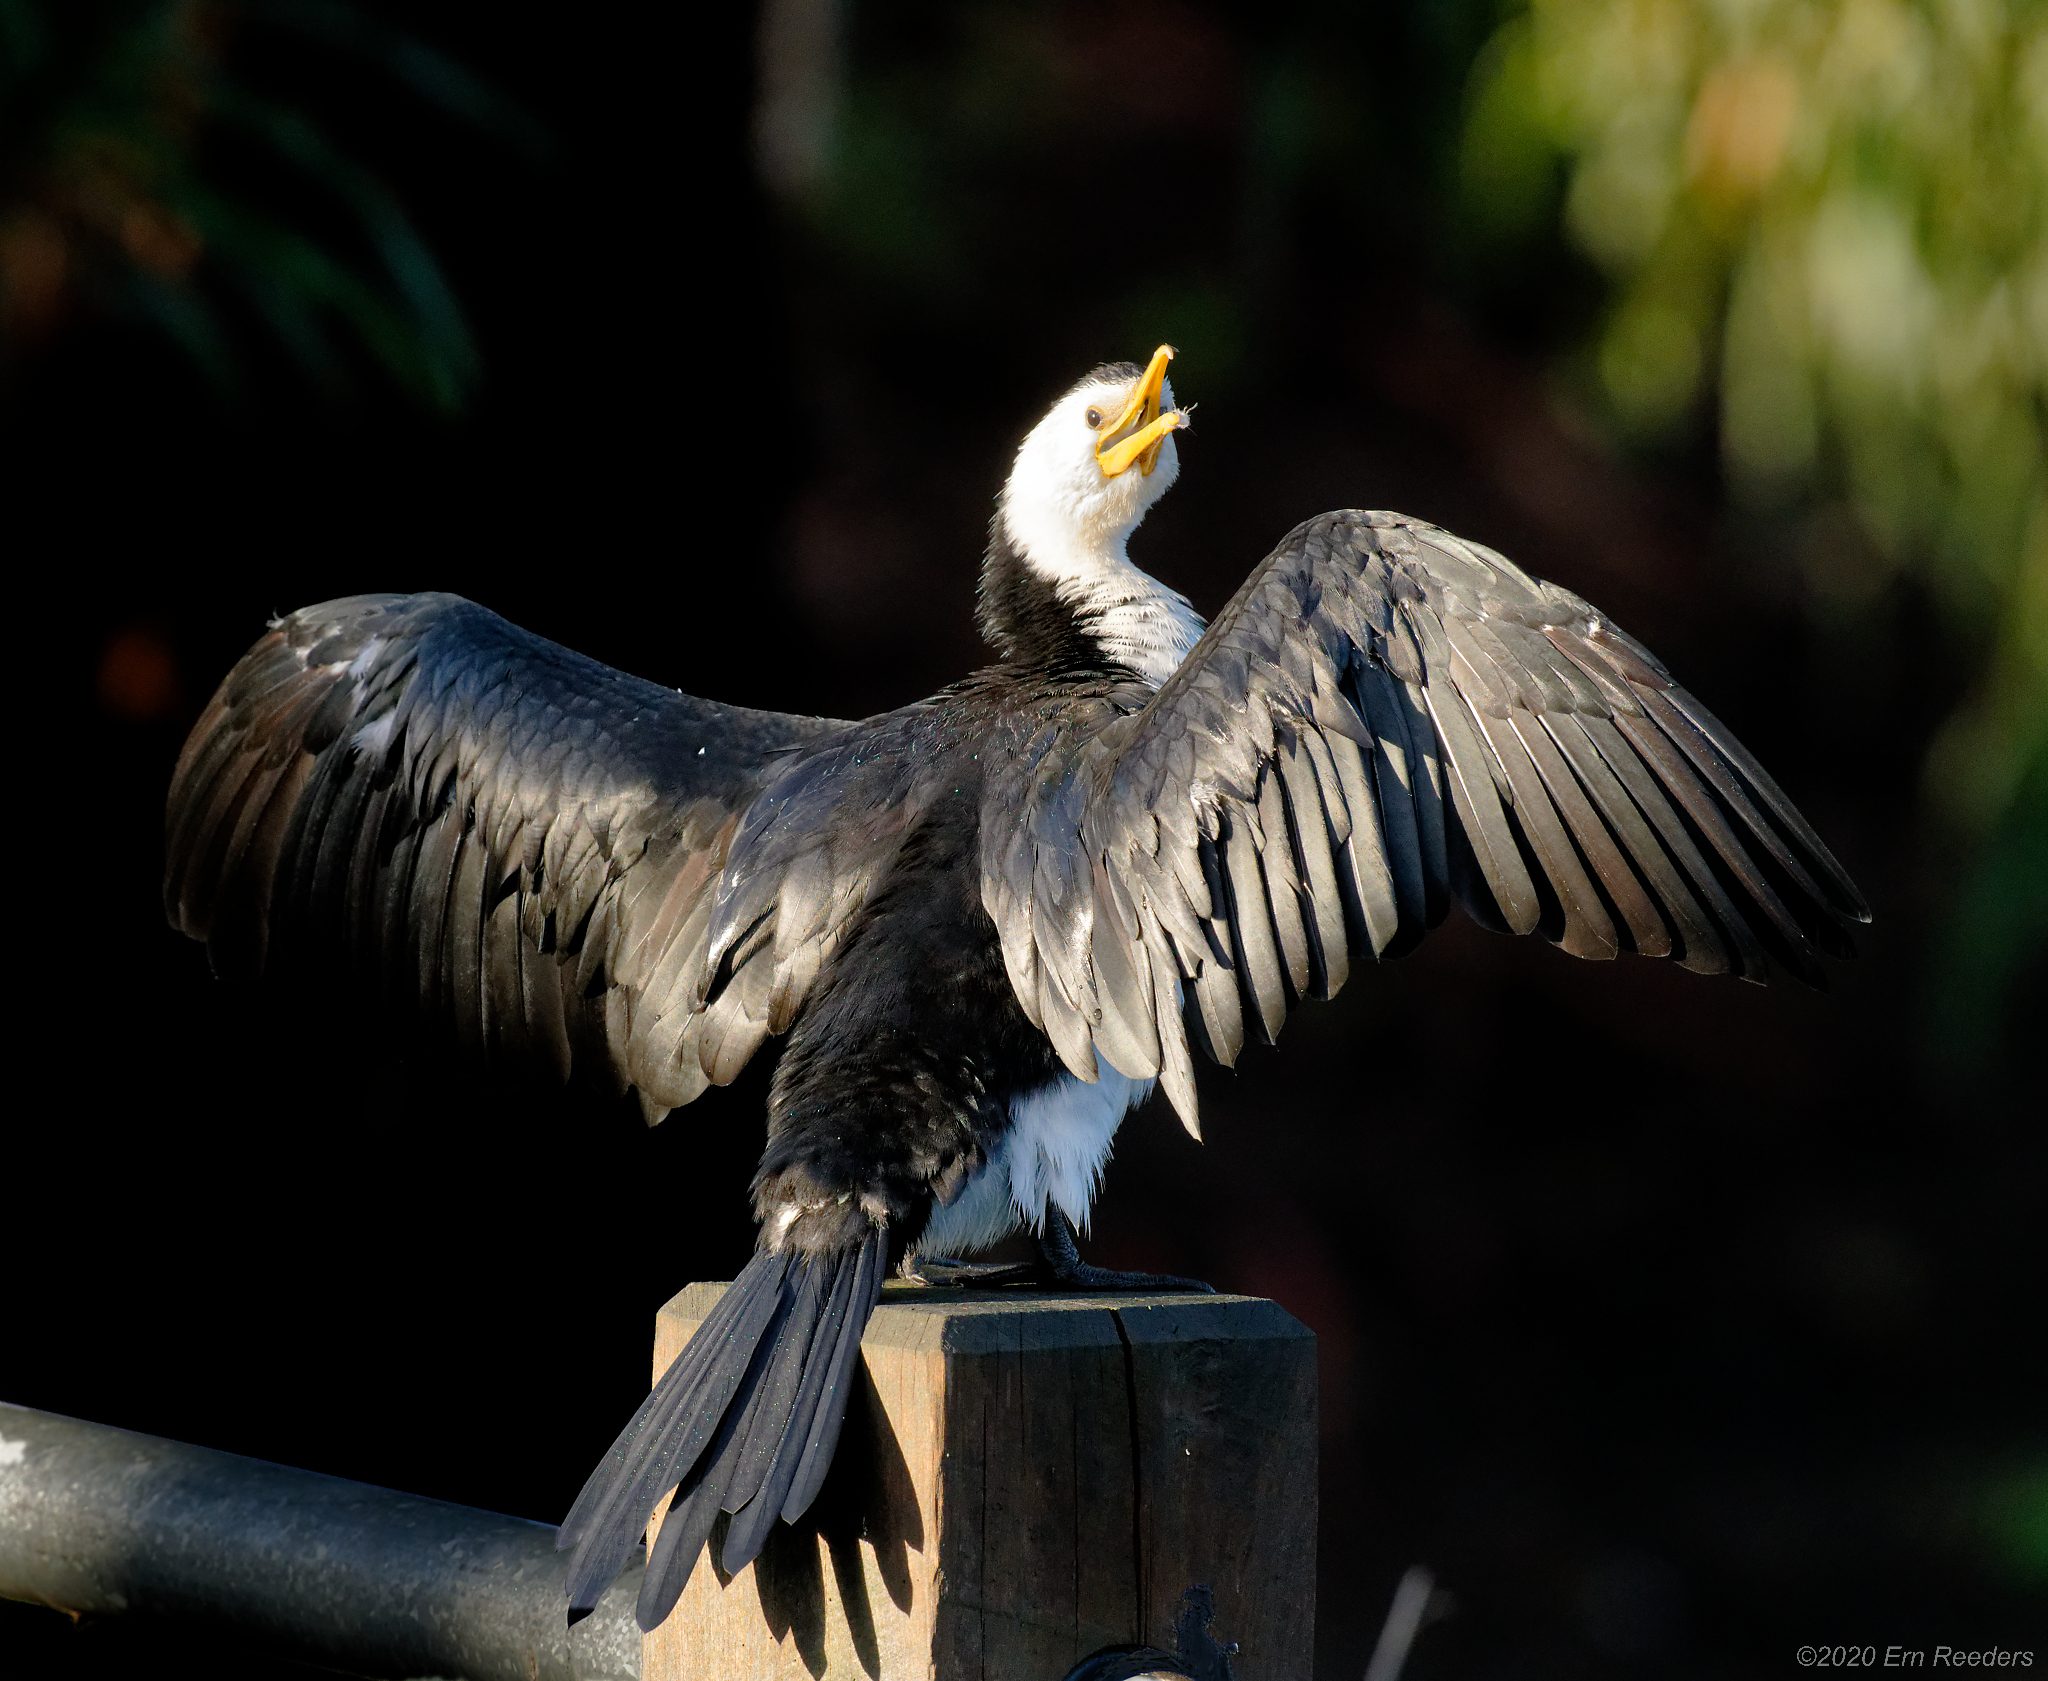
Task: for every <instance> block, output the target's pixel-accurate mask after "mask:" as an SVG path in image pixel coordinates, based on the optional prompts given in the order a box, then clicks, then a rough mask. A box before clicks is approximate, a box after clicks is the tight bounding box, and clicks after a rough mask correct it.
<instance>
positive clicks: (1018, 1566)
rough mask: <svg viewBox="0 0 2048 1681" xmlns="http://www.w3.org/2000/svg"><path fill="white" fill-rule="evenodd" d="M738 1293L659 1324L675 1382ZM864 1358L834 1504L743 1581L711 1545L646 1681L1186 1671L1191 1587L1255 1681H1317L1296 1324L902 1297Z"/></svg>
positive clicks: (704, 1289)
mask: <svg viewBox="0 0 2048 1681" xmlns="http://www.w3.org/2000/svg"><path fill="white" fill-rule="evenodd" d="M723 1289H724V1286H723V1285H717V1284H699V1285H692V1286H691V1287H690V1288H689V1289H687V1290H685V1291H683V1292H682V1293H681V1294H680V1295H678V1296H677V1297H676V1298H675V1299H674V1300H673V1301H671V1302H670V1303H669V1304H668V1305H667V1306H666V1307H665V1308H663V1309H662V1312H661V1314H660V1317H659V1320H658V1321H657V1326H656V1337H655V1370H656V1372H657V1373H659V1372H660V1371H662V1370H664V1369H666V1367H667V1365H668V1363H669V1362H670V1361H671V1360H673V1359H674V1358H675V1355H676V1353H677V1352H678V1351H679V1350H680V1349H681V1347H682V1345H683V1343H684V1342H685V1341H686V1340H687V1339H688V1337H689V1334H690V1333H691V1332H692V1331H693V1330H694V1329H695V1328H696V1327H697V1325H698V1324H699V1323H701V1321H702V1320H703V1318H704V1316H705V1315H706V1314H707V1313H708V1312H709V1311H710V1309H711V1306H712V1304H713V1303H714V1302H716V1301H717V1300H718V1297H719V1294H720V1292H721V1291H722V1290H723ZM862 1353H863V1357H864V1366H865V1381H864V1384H863V1389H862V1393H861V1394H860V1395H859V1396H857V1397H856V1398H855V1401H854V1404H853V1407H852V1409H851V1410H850V1411H849V1413H848V1417H847V1423H846V1433H845V1435H844V1436H843V1437H842V1438H841V1441H840V1445H839V1452H838V1455H837V1458H836V1460H835V1463H834V1465H833V1469H832V1474H831V1476H830V1478H829V1479H828V1480H827V1482H826V1484H825V1489H824V1492H823V1494H822V1495H821V1496H820V1498H819V1501H818V1504H817V1506H816V1507H815V1508H814V1509H813V1511H812V1513H811V1514H809V1516H808V1517H807V1518H806V1520H805V1522H804V1524H802V1525H800V1526H798V1527H796V1528H778V1530H777V1532H776V1534H775V1535H774V1537H773V1539H772V1540H771V1541H770V1543H769V1545H768V1547H767V1549H766V1550H765V1551H764V1552H763V1553H762V1555H761V1557H760V1559H759V1560H757V1561H756V1562H755V1564H754V1565H752V1566H751V1567H750V1568H748V1569H746V1570H743V1571H741V1572H740V1573H739V1575H738V1576H737V1577H734V1578H732V1579H731V1580H726V1579H724V1578H723V1576H722V1574H721V1573H720V1572H719V1571H718V1570H717V1569H716V1568H715V1567H714V1565H713V1564H712V1562H711V1558H712V1556H713V1555H715V1553H716V1550H717V1545H718V1541H719V1538H720V1535H721V1534H722V1530H721V1531H720V1532H717V1533H714V1536H713V1541H712V1547H711V1549H710V1552H709V1553H707V1555H706V1556H705V1557H703V1558H700V1559H699V1560H698V1563H697V1566H696V1569H695V1571H694V1572H693V1573H692V1575H691V1577H690V1580H689V1583H688V1584H687V1586H686V1587H685V1589H684V1592H683V1597H682V1599H681V1601H680V1602H679V1603H678V1605H677V1607H676V1610H675V1613H674V1614H673V1615H672V1616H671V1617H670V1618H669V1620H668V1621H667V1622H666V1623H664V1624H663V1625H662V1626H661V1627H660V1628H659V1629H656V1630H655V1631H654V1632H653V1633H652V1634H650V1635H649V1636H648V1637H647V1645H646V1652H645V1669H646V1681H702V1678H704V1677H710V1676H716V1677H718V1678H719V1681H818V1678H822V1677H830V1678H832V1681H839V1678H841V1677H844V1678H845V1681H856V1678H865V1681H911V1678H913V1677H914V1678H916V1681H928V1678H931V1677H935V1676H936V1677H938V1678H939V1681H955V1678H965V1677H973V1678H976V1681H982V1678H985V1681H1060V1677H1062V1676H1064V1675H1065V1674H1066V1673H1067V1671H1068V1669H1069V1668H1070V1667H1071V1666H1072V1665H1073V1664H1074V1663H1075V1662H1076V1661H1078V1660H1079V1659H1080V1658H1082V1657H1084V1656H1086V1655H1087V1654H1088V1653H1090V1652H1093V1651H1096V1650H1097V1649H1099V1648H1101V1647H1104V1646H1111V1645H1116V1644H1119V1643H1124V1642H1133V1643H1150V1644H1154V1645H1157V1646H1160V1647H1162V1648H1166V1649H1168V1650H1171V1649H1173V1648H1174V1647H1175V1645H1176V1640H1177V1636H1178V1634H1179V1633H1180V1630H1179V1629H1178V1628H1177V1627H1176V1624H1177V1622H1178V1621H1179V1619H1180V1617H1181V1615H1182V1607H1183V1600H1184V1599H1185V1597H1186V1595H1187V1593H1188V1590H1189V1589H1190V1588H1204V1589H1207V1590H1208V1592H1209V1593H1210V1594H1211V1595H1212V1596H1213V1600H1214V1607H1215V1611H1214V1617H1215V1629H1216V1633H1217V1635H1218V1637H1219V1638H1220V1639H1222V1640H1224V1641H1226V1642H1234V1643H1235V1645H1236V1647H1237V1656H1236V1657H1235V1658H1233V1659H1232V1660H1231V1663H1232V1665H1233V1666H1234V1681H1308V1677H1309V1668H1310V1657H1311V1653H1312V1650H1313V1646H1314V1620H1315V1527H1316V1414H1315V1342H1314V1339H1313V1337H1311V1336H1310V1334H1309V1332H1308V1331H1307V1330H1306V1329H1305V1328H1304V1327H1303V1326H1301V1325H1300V1324H1298V1323H1297V1322H1296V1321H1295V1320H1293V1319H1292V1318H1290V1317H1289V1316H1288V1315H1287V1314H1286V1313H1285V1312H1283V1311H1282V1310H1281V1309H1280V1308H1278V1307H1277V1306H1275V1305H1274V1304H1273V1303H1271V1302H1267V1301H1260V1300H1257V1299H1255V1298H1251V1297H1244V1296H1114V1297H1078V1298H1077V1297H1063V1296H1038V1295H1027V1294H1020V1293H1012V1292H1000V1293H997V1292H971V1291H956V1290H940V1289H929V1288H923V1287H918V1286H908V1285H898V1284H892V1285H890V1287H889V1288H888V1290H887V1291H886V1292H885V1294H884V1296H883V1299H882V1305H881V1307H880V1308H879V1309H878V1310H877V1311H876V1313H875V1317H874V1319H873V1321H872V1322H871V1323H870V1324H869V1327H868V1332H867V1336H866V1339H865V1340H864V1342H863V1344H862ZM1216 1681H1223V1678H1222V1677H1220V1676H1219V1677H1217V1678H1216Z"/></svg>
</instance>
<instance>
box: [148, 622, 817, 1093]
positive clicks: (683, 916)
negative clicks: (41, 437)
mask: <svg viewBox="0 0 2048 1681" xmlns="http://www.w3.org/2000/svg"><path fill="white" fill-rule="evenodd" d="M844 728H845V726H843V725H840V724H837V723H834V722H832V721H830V720H826V719H818V718H797V717H786V716H782V715H780V714H776V713H767V712H752V711H746V710H743V709H740V708H737V707H729V706H720V705H717V704H715V703H713V702H710V701H704V700H699V699H696V698H694V697H692V696H689V695H684V694H678V693H676V692H675V691H674V690H671V689H664V688H662V687H660V686H658V685H656V684H653V683H649V682H645V681H642V680H641V679H640V678H637V677H630V676H627V675H626V674H625V673H623V672H619V671H614V670H612V669H610V668H609V667H607V666H604V665H601V664H599V663H598V662H596V661H595V660H590V659H586V658H584V657H583V656H582V655H580V654H575V653H572V652H570V651H569V650H568V649H566V648H562V647H559V646H557V645H556V644H554V643H552V642H548V641H546V640H544V639H543V638H541V637H538V636H534V635H531V634H529V633H528V632H526V631H523V630H521V629H519V628H518V627H517V626H515V625H512V624H508V623H507V622H506V621H505V620H503V619H501V618H499V617H498V616H497V615H496V614H495V613H491V612H489V611H487V610H485V609H484V608H482V607H478V606H477V605H475V604H474V603H472V602H469V601H464V600H462V599H461V598H460V597H457V596H449V595H376V596H356V597H352V598H350V599H348V600H343V601H332V602H327V603H325V604H323V605H321V606H318V607H308V608H306V609H304V610H303V611H301V612H297V613H294V614H292V615H291V616H290V617H289V618H286V619H282V620H280V621H278V622H277V623H276V624H275V625H274V626H273V627H272V628H271V630H270V633H269V634H268V635H267V636H265V637H264V638H263V639H262V640H261V641H260V642H258V643H257V644H256V646H255V647H254V648H252V649H251V650H250V651H249V653H248V654H247V655H245V656H244V657H243V659H242V661H241V662H240V663H239V664H238V665H237V666H236V667H235V668H234V670H233V671H232V672H230V673H229V675H228V677H227V679H226V681H225V682H223V683H222V684H221V687H220V689H219V691H218V692H217V693H216V694H215V695H214V697H213V699H212V701H211V702H210V703H209V705H208V706H207V708H206V711H205V713H204V714H203V715H202V717H201V718H200V720H199V722H198V724H197V725H196V726H195V727H194V729H193V731H192V735H191V738H190V739H189V740H188V741H187V742H186V744H185V749H184V752H183V753H182V754H181V755H180V757H179V760H178V767H177V771H176V773H175V775H174V777H173V780H172V784H171V792H170V803H169V812H168V820H167V821H168V829H167V835H168V861H167V869H166V878H165V887H164V895H165V904H166V908H167V910H168V912H169V915H170V918H171V921H172V922H173V923H174V924H175V925H176V926H177V927H178V928H180V929H182V930H183V931H184V932H185V933H187V934H190V935H192V936H193V937H194V938H195V939H200V940H204V941H205V942H206V944H207V947H208V950H209V952H210V954H211V956H212V958H213V961H214V964H215V966H216V968H217V969H219V970H221V971H223V972H229V973H255V972H261V971H266V970H273V971H274V970H276V969H278V968H279V967H281V966H288V965H291V964H301V965H309V964H312V965H319V966H320V967H323V968H327V967H331V966H332V965H333V964H334V962H335V961H336V960H337V959H339V958H341V957H343V956H344V955H347V956H349V957H352V958H353V959H354V960H355V961H356V962H357V963H358V964H359V965H360V966H361V967H362V968H363V969H365V970H367V971H368V972H369V973H370V974H371V975H372V976H373V977H374V978H376V979H377V980H379V981H380V982H381V983H382V984H383V985H384V986H386V987H387V988H389V989H390V990H392V991H393V992H396V993H398V994H401V995H403V996H404V997H405V998H406V999H407V1000H409V1001H412V1002H416V1004H417V1005H418V1007H419V1008H420V1009H421V1010H422V1011H424V1012H425V1013H426V1014H427V1015H428V1016H430V1017H438V1018H441V1019H442V1020H444V1021H446V1022H447V1023H449V1024H451V1025H452V1026H453V1028H454V1029H455V1031H456V1032H457V1033H458V1034H459V1035H460V1036H461V1038H462V1039H464V1040H465V1041H468V1042H470V1043H473V1044H477V1045H481V1046H483V1047H486V1048H488V1049H491V1050H499V1049H505V1050H512V1051H518V1052H523V1053H526V1054H530V1055H534V1056H537V1057H538V1058H539V1059H540V1060H541V1061H543V1062H544V1063H547V1064H550V1065H552V1066H553V1067H554V1068H555V1069H556V1070H558V1071H559V1072H560V1073H561V1074H562V1075H563V1076H565V1077H566V1076H567V1074H568V1073H569V1071H570V1068H571V1066H572V1064H575V1063H585V1062H588V1063H590V1064H593V1065H595V1066H596V1067H597V1068H599V1069H600V1070H602V1071H606V1072H608V1073H609V1075H610V1077H611V1079H612V1080H613V1082H614V1083H615V1084H617V1085H619V1086H622V1087H623V1086H626V1085H631V1086H634V1087H637V1088H638V1089H639V1092H640V1094H641V1102H642V1105H643V1107H644V1108H645V1110H646V1112H647V1114H648V1118H649V1119H650V1120H658V1119H660V1117H661V1115H662V1114H663V1113H665V1112H666V1111H667V1110H668V1109H670V1108H672V1107H675V1106H677V1105H679V1104H684V1103H687V1102H689V1101H690V1100H691V1099H692V1098H693V1097H695V1096H696V1095H697V1094H698V1093H699V1092H701V1091H702V1090H703V1089H704V1087H705V1086H706V1085H707V1084H714V1083H716V1084H723V1083H725V1082H727V1081H729V1080H731V1079H733V1078H734V1077H735V1076H736V1075H737V1074H738V1072H739V1070H740V1068H741V1067H742V1066H743V1065H744V1063H745V1062H746V1060H747V1058H748V1057H749V1056H751V1055H752V1053H753V1052H754V1050H755V1049H756V1048H757V1047H758V1046H759V1045H760V1043H761V1042H762V1040H763V1039H764V1038H765V1037H766V1035H767V1034H768V1033H770V1032H780V1031H781V1030H782V1029H783V1028H785V1027H786V1026H787V1025H788V1023H789V1020H790V1018H791V1017H792V1016H793V1014H794V1013H795V1010H796V1008H797V1006H798V1005H799V1004H800V1003H801V1001H802V994H803V989H804V988H805V987H806V986H807V985H808V984H809V981H810V979H811V978H812V976H814V975H815V973H816V970H817V961H818V949H819V946H820V943H821V941H824V940H826V939H827V938H828V937H829V935H830V929H829V928H828V927H826V926H825V925H824V921H823V920H821V918H823V917H825V916H828V915H829V913H830V911H831V909H832V908H833V907H832V906H831V905H829V904H828V903H827V902H826V901H825V900H823V899H821V898H820V896H819V894H817V893H810V892H806V893H805V895H804V902H803V903H801V904H794V905H792V904H791V903H790V902H789V901H788V899H787V896H786V895H783V894H781V893H780V892H779V884H778V882H776V881H774V880H764V879H762V877H761V876H760V874H759V873H758V872H750V871H749V870H748V868H747V863H748V855H747V853H746V850H745V847H744V844H743V843H742V842H739V841H738V840H737V837H739V836H740V835H741V834H742V831H743V825H744V821H745V816H746V813H747V811H748V808H749V806H750V805H751V804H752V803H753V802H754V800H755V798H756V796H757V795H758V794H759V792H760V791H761V789H762V788H763V787H764V786H765V785H767V784H768V783H770V782H771V781H773V780H774V779H775V778H776V777H778V776H780V775H783V774H786V772H787V770H788V768H789V767H790V766H791V765H792V764H793V763H797V762H800V760H801V755H802V753H803V752H804V751H805V750H807V749H808V748H810V747H813V746H815V745H818V744H820V743H823V742H826V741H828V740H829V739H830V738H831V737H832V735H833V734H834V733H835V732H837V731H842V730H844ZM827 885H828V886H829V885H831V884H827ZM840 885H842V886H843V885H844V884H840ZM845 898H846V895H845V894H843V893H842V895H841V897H840V900H839V906H840V907H841V908H843V905H844V903H845ZM821 905H823V906H824V907H825V909H824V911H822V912H821V910H820V906H821ZM778 915H780V917H781V925H780V926H778V921H777V919H778Z"/></svg>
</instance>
